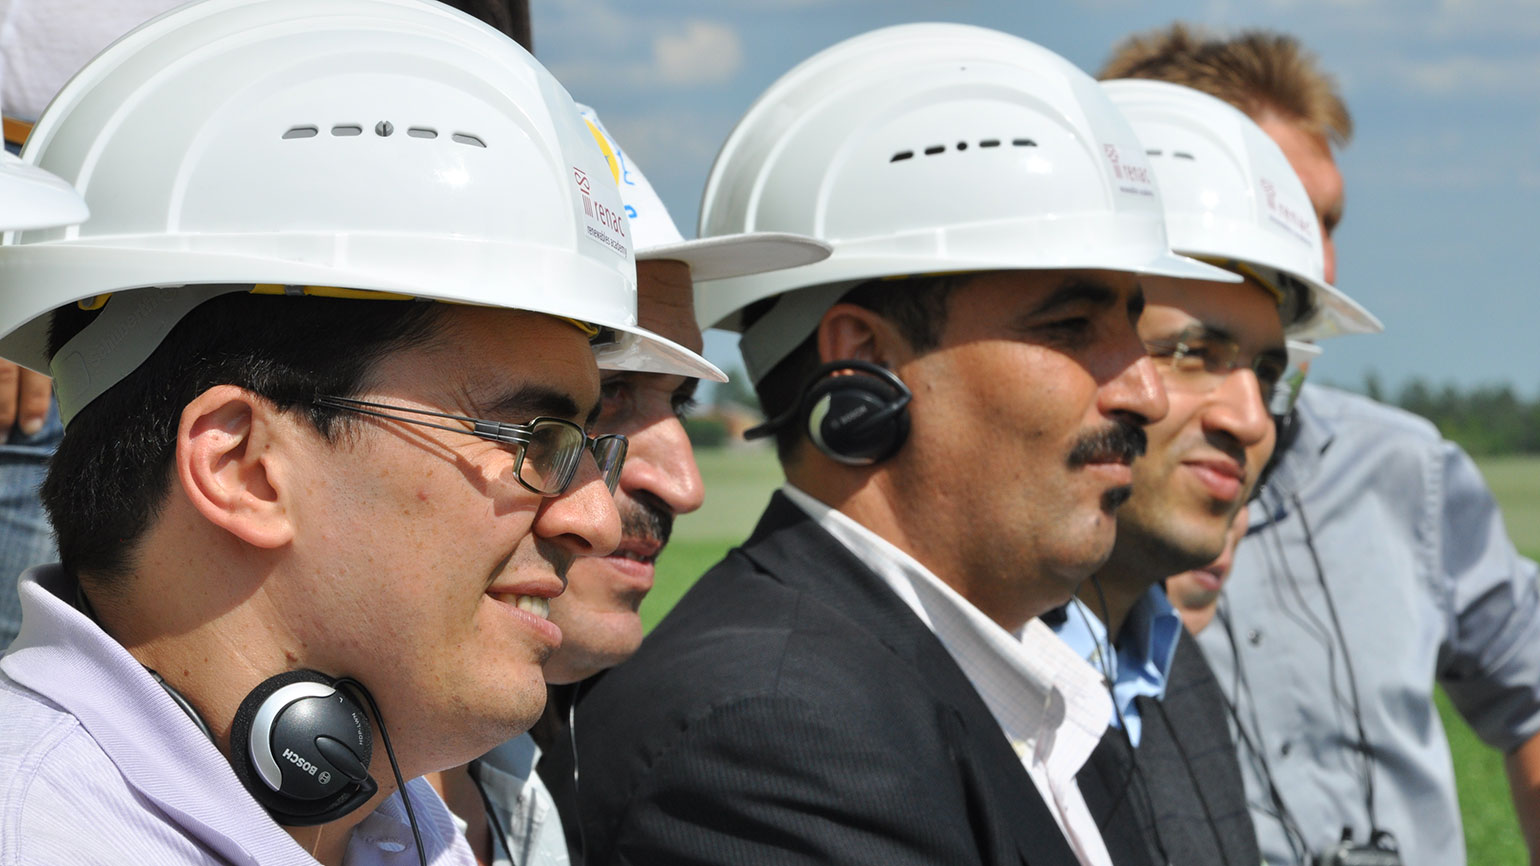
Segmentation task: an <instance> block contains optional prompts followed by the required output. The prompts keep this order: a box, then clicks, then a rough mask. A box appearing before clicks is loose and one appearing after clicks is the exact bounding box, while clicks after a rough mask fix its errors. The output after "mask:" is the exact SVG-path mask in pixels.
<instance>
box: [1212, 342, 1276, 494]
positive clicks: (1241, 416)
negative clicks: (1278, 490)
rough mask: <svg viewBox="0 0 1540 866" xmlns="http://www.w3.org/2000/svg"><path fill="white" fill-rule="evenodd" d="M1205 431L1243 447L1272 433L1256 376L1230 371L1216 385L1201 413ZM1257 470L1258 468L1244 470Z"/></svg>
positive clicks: (1271, 420)
mask: <svg viewBox="0 0 1540 866" xmlns="http://www.w3.org/2000/svg"><path fill="white" fill-rule="evenodd" d="M1203 427H1204V429H1205V430H1206V431H1211V432H1218V433H1223V434H1225V435H1227V436H1229V437H1231V438H1232V439H1234V440H1235V441H1236V442H1238V443H1240V445H1241V447H1243V448H1250V447H1252V446H1253V445H1256V444H1257V443H1258V442H1261V441H1262V440H1263V439H1264V438H1266V436H1267V435H1268V434H1269V433H1270V432H1272V430H1273V419H1272V416H1271V415H1269V414H1268V413H1267V402H1266V400H1265V399H1264V397H1263V394H1262V384H1261V382H1259V381H1258V380H1257V374H1256V373H1255V372H1253V371H1252V370H1250V369H1249V368H1246V367H1240V368H1237V369H1234V370H1231V371H1230V372H1229V373H1228V374H1227V375H1226V376H1225V377H1224V380H1223V381H1221V382H1220V383H1219V386H1218V387H1216V388H1215V389H1214V391H1213V393H1212V394H1210V396H1209V402H1208V405H1207V407H1206V409H1205V410H1204V412H1203ZM1247 468H1248V469H1250V470H1252V471H1257V470H1259V469H1260V468H1261V467H1260V466H1257V467H1247Z"/></svg>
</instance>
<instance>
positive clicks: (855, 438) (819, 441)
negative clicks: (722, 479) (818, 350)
mask: <svg viewBox="0 0 1540 866" xmlns="http://www.w3.org/2000/svg"><path fill="white" fill-rule="evenodd" d="M913 397H914V394H913V393H912V392H911V391H910V390H909V387H908V386H907V385H905V384H904V383H903V381H902V380H901V379H899V378H898V376H896V375H894V374H893V371H891V370H889V369H887V368H886V367H882V366H880V365H877V364H873V363H871V362H869V361H854V360H846V361H832V362H830V363H828V364H824V365H823V366H821V367H819V368H818V369H817V370H815V371H813V375H812V376H811V377H809V379H808V383H807V385H805V386H804V387H803V389H802V397H801V399H799V400H798V401H797V404H796V405H795V406H792V407H791V408H790V409H787V410H786V411H785V412H782V413H781V414H779V415H777V416H775V417H774V418H771V419H770V420H768V421H766V422H765V423H763V424H760V425H759V426H758V427H754V428H753V429H751V430H748V431H746V432H745V433H744V434H743V436H744V438H745V439H758V438H761V437H764V436H769V435H770V434H772V433H774V432H775V431H777V430H779V429H781V428H782V427H784V426H785V425H787V424H789V423H797V422H798V421H799V420H800V421H801V423H803V424H805V425H806V427H807V434H808V438H810V439H812V440H813V444H814V445H815V446H817V447H818V450H819V451H822V452H823V453H824V454H827V455H828V456H829V457H830V458H831V459H834V460H837V461H839V462H840V463H844V464H845V465H847V466H870V465H872V464H873V463H879V462H881V461H883V460H886V459H888V458H889V457H892V456H893V455H894V454H896V453H898V449H899V448H901V447H903V444H904V440H905V439H907V438H908V437H909V412H908V406H909V401H910V400H911V399H913Z"/></svg>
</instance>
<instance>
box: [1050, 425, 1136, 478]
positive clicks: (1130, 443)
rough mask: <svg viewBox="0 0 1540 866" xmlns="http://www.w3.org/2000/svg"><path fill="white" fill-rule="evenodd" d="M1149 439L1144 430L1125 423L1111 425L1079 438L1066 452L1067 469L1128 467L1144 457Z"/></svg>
mask: <svg viewBox="0 0 1540 866" xmlns="http://www.w3.org/2000/svg"><path fill="white" fill-rule="evenodd" d="M1148 445H1149V439H1148V437H1146V436H1145V435H1144V430H1143V428H1141V427H1139V426H1137V425H1135V424H1131V423H1129V422H1127V421H1114V422H1112V423H1111V424H1110V425H1108V426H1106V427H1104V428H1102V429H1101V430H1097V431H1096V432H1094V433H1088V434H1086V435H1085V436H1082V437H1080V439H1079V441H1077V442H1076V443H1075V447H1074V448H1071V449H1070V452H1069V465H1070V468H1072V469H1078V468H1080V467H1082V466H1085V465H1087V464H1089V463H1122V464H1125V465H1127V464H1131V463H1133V462H1134V459H1135V458H1138V457H1142V456H1144V450H1145V448H1146V447H1148Z"/></svg>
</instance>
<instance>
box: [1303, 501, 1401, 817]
mask: <svg viewBox="0 0 1540 866" xmlns="http://www.w3.org/2000/svg"><path fill="white" fill-rule="evenodd" d="M1293 499H1294V510H1295V513H1297V514H1298V515H1299V525H1300V528H1301V529H1303V530H1304V532H1305V548H1306V549H1307V550H1309V551H1310V561H1311V563H1312V564H1313V565H1314V566H1315V575H1316V579H1318V580H1319V581H1320V582H1321V596H1322V597H1323V598H1325V599H1326V611H1327V613H1329V614H1330V615H1331V624H1332V626H1333V627H1334V628H1335V629H1336V630H1337V640H1338V641H1339V642H1340V643H1341V644H1342V663H1343V665H1344V666H1345V667H1346V668H1347V675H1348V689H1349V691H1350V693H1351V694H1352V697H1353V722H1354V724H1355V725H1356V726H1357V733H1358V753H1359V755H1360V756H1362V758H1363V768H1364V803H1365V806H1366V807H1367V808H1368V812H1369V835H1370V839H1371V840H1372V839H1375V838H1378V837H1379V836H1381V834H1382V831H1381V830H1380V825H1379V821H1378V820H1376V818H1375V815H1374V751H1373V750H1372V749H1370V748H1369V736H1368V734H1367V733H1365V731H1364V714H1363V706H1362V705H1361V704H1360V703H1359V697H1358V678H1357V676H1356V675H1355V674H1354V672H1353V659H1352V653H1350V652H1348V646H1347V634H1346V632H1344V631H1343V630H1342V620H1341V619H1340V618H1339V617H1338V616H1337V604H1336V602H1335V601H1333V600H1332V595H1331V589H1330V588H1329V587H1328V586H1327V584H1326V571H1325V569H1323V568H1322V567H1321V556H1320V554H1319V553H1318V552H1316V549H1315V537H1314V535H1313V534H1312V533H1311V532H1310V522H1309V521H1308V520H1306V519H1305V507H1304V503H1302V502H1300V500H1299V495H1298V494H1295V495H1294V497H1293Z"/></svg>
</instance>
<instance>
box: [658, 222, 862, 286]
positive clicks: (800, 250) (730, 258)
mask: <svg viewBox="0 0 1540 866" xmlns="http://www.w3.org/2000/svg"><path fill="white" fill-rule="evenodd" d="M833 251H834V248H833V247H830V246H829V245H828V244H826V243H824V242H822V241H818V240H814V239H813V238H810V237H806V236H804V235H798V234H791V233H789V232H750V233H748V234H741V235H723V236H721V237H710V238H699V239H697V240H689V241H681V242H679V243H673V244H661V245H659V246H655V247H649V248H647V249H639V250H637V251H636V260H637V261H638V262H647V261H679V262H684V263H685V264H687V265H689V266H690V277H691V279H693V280H694V281H695V282H697V283H700V282H705V281H708V280H722V279H728V278H730V277H746V276H749V275H751V274H763V273H768V272H770V271H781V270H786V269H788V268H798V267H802V266H803V265H811V264H815V263H817V262H821V261H823V260H824V259H826V258H828V257H829V255H830V254H831V253H832V252H833Z"/></svg>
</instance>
